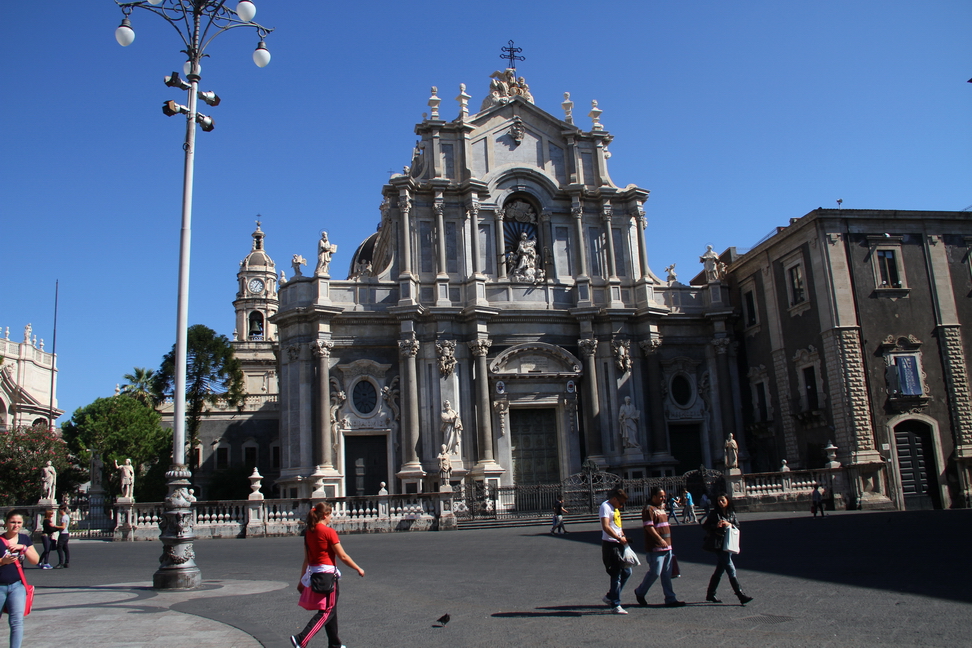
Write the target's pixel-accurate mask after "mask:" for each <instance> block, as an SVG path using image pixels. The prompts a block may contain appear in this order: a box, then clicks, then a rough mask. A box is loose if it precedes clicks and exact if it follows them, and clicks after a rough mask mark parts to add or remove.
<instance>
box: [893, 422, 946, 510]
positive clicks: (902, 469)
mask: <svg viewBox="0 0 972 648" xmlns="http://www.w3.org/2000/svg"><path fill="white" fill-rule="evenodd" d="M932 444H933V440H932V428H931V426H930V425H928V424H927V423H923V422H921V421H919V420H916V419H908V420H906V421H902V422H901V423H898V424H897V425H895V426H894V445H895V449H896V451H897V455H898V475H899V477H900V479H901V493H902V495H903V498H904V506H905V509H906V510H909V511H913V510H920V509H940V508H942V498H941V491H940V490H939V488H938V472H939V471H938V466H936V462H935V449H934V446H933V445H932Z"/></svg>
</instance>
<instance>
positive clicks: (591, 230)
mask: <svg viewBox="0 0 972 648" xmlns="http://www.w3.org/2000/svg"><path fill="white" fill-rule="evenodd" d="M601 243H602V242H601V228H599V227H588V228H587V245H588V252H589V253H590V257H591V276H592V277H601V276H603V274H604V273H603V272H602V271H601V267H602V265H601V254H602V245H601Z"/></svg>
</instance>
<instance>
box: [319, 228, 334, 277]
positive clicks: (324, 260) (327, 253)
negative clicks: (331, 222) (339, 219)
mask: <svg viewBox="0 0 972 648" xmlns="http://www.w3.org/2000/svg"><path fill="white" fill-rule="evenodd" d="M337 249H338V246H337V245H335V244H334V243H331V242H330V241H328V240H327V232H326V231H324V230H321V240H320V241H318V242H317V268H316V269H315V270H314V276H316V277H326V276H327V271H328V268H329V267H330V265H331V255H332V254H334V253H335V252H337Z"/></svg>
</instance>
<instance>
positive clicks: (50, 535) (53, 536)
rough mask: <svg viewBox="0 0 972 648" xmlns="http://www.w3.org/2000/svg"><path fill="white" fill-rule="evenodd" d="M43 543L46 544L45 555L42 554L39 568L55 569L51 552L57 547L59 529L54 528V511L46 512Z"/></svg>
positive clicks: (42, 523) (42, 535) (42, 534)
mask: <svg viewBox="0 0 972 648" xmlns="http://www.w3.org/2000/svg"><path fill="white" fill-rule="evenodd" d="M41 527H42V528H41V542H43V543H44V553H42V554H41V557H40V563H38V565H37V566H38V567H40V568H41V569H53V568H52V567H51V563H50V562H48V561H49V560H50V558H51V550H52V549H53V548H54V547H55V546H56V545H57V537H58V536H57V534H58V530H57V527H56V526H54V509H47V510H46V511H44V520H43V521H42V522H41Z"/></svg>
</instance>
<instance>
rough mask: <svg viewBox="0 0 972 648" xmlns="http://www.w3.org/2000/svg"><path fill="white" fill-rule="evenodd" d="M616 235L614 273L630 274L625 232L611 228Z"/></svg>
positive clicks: (621, 275)
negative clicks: (625, 246)
mask: <svg viewBox="0 0 972 648" xmlns="http://www.w3.org/2000/svg"><path fill="white" fill-rule="evenodd" d="M611 233H612V234H613V235H614V274H615V275H617V276H618V277H627V276H628V269H627V268H628V260H627V255H626V254H625V248H624V238H623V235H622V234H623V233H622V232H621V230H619V229H614V228H612V229H611Z"/></svg>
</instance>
